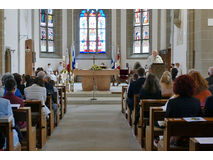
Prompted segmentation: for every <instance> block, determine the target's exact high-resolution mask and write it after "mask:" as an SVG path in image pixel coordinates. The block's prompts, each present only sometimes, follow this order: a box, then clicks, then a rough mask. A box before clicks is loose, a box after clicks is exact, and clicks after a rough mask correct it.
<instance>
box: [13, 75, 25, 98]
mask: <svg viewBox="0 0 213 160" xmlns="http://www.w3.org/2000/svg"><path fill="white" fill-rule="evenodd" d="M13 76H14V79H15V81H16V84H17V88H18V89H19V90H20V92H21V94H22V95H24V88H25V85H24V84H23V83H22V82H23V80H22V77H21V75H20V74H18V73H13Z"/></svg>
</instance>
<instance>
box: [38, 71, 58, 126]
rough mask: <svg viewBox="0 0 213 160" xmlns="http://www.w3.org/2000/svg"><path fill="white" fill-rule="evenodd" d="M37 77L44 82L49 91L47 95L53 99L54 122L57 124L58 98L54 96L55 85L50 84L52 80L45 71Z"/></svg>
mask: <svg viewBox="0 0 213 160" xmlns="http://www.w3.org/2000/svg"><path fill="white" fill-rule="evenodd" d="M37 76H38V77H39V78H41V79H42V80H43V81H44V86H45V88H46V91H47V93H46V94H49V95H51V98H52V108H53V110H54V115H55V117H54V120H55V123H56V115H57V107H58V106H57V102H56V101H57V100H56V96H55V94H54V88H53V85H52V84H50V83H49V81H50V80H51V79H50V77H49V76H47V75H46V74H45V72H44V71H40V72H39V73H38V74H37Z"/></svg>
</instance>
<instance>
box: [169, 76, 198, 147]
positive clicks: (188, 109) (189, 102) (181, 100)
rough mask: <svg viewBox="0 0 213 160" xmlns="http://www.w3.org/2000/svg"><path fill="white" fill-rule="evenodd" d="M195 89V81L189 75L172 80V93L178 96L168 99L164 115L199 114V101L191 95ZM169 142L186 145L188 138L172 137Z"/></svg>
mask: <svg viewBox="0 0 213 160" xmlns="http://www.w3.org/2000/svg"><path fill="white" fill-rule="evenodd" d="M195 89H196V88H195V82H194V80H193V79H192V77H191V76H189V75H182V76H179V77H178V78H177V79H176V80H175V82H174V89H173V90H174V93H175V94H176V95H179V96H177V97H176V98H172V99H170V100H169V101H168V104H167V108H166V117H167V118H182V117H197V116H201V107H200V101H199V100H198V99H196V98H194V97H193V94H194V91H195ZM185 142H186V143H185ZM170 143H171V144H173V145H187V143H188V138H183V137H172V138H171V140H170Z"/></svg>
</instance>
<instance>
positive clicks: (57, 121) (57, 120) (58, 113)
mask: <svg viewBox="0 0 213 160" xmlns="http://www.w3.org/2000/svg"><path fill="white" fill-rule="evenodd" d="M54 94H55V96H56V102H57V106H58V108H57V118H56V126H58V124H59V121H60V104H59V99H58V92H54Z"/></svg>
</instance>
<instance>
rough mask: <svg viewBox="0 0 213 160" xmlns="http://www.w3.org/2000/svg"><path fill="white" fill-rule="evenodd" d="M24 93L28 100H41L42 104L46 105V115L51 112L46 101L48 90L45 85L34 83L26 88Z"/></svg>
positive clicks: (44, 110)
mask: <svg viewBox="0 0 213 160" xmlns="http://www.w3.org/2000/svg"><path fill="white" fill-rule="evenodd" d="M24 95H25V97H26V100H28V99H35V100H41V101H42V105H44V106H45V107H43V108H42V110H43V113H44V115H48V114H49V113H50V110H49V108H48V107H47V106H46V105H45V101H46V99H47V90H46V88H45V87H41V86H38V85H37V84H33V85H32V86H29V87H27V88H25V89H24Z"/></svg>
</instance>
